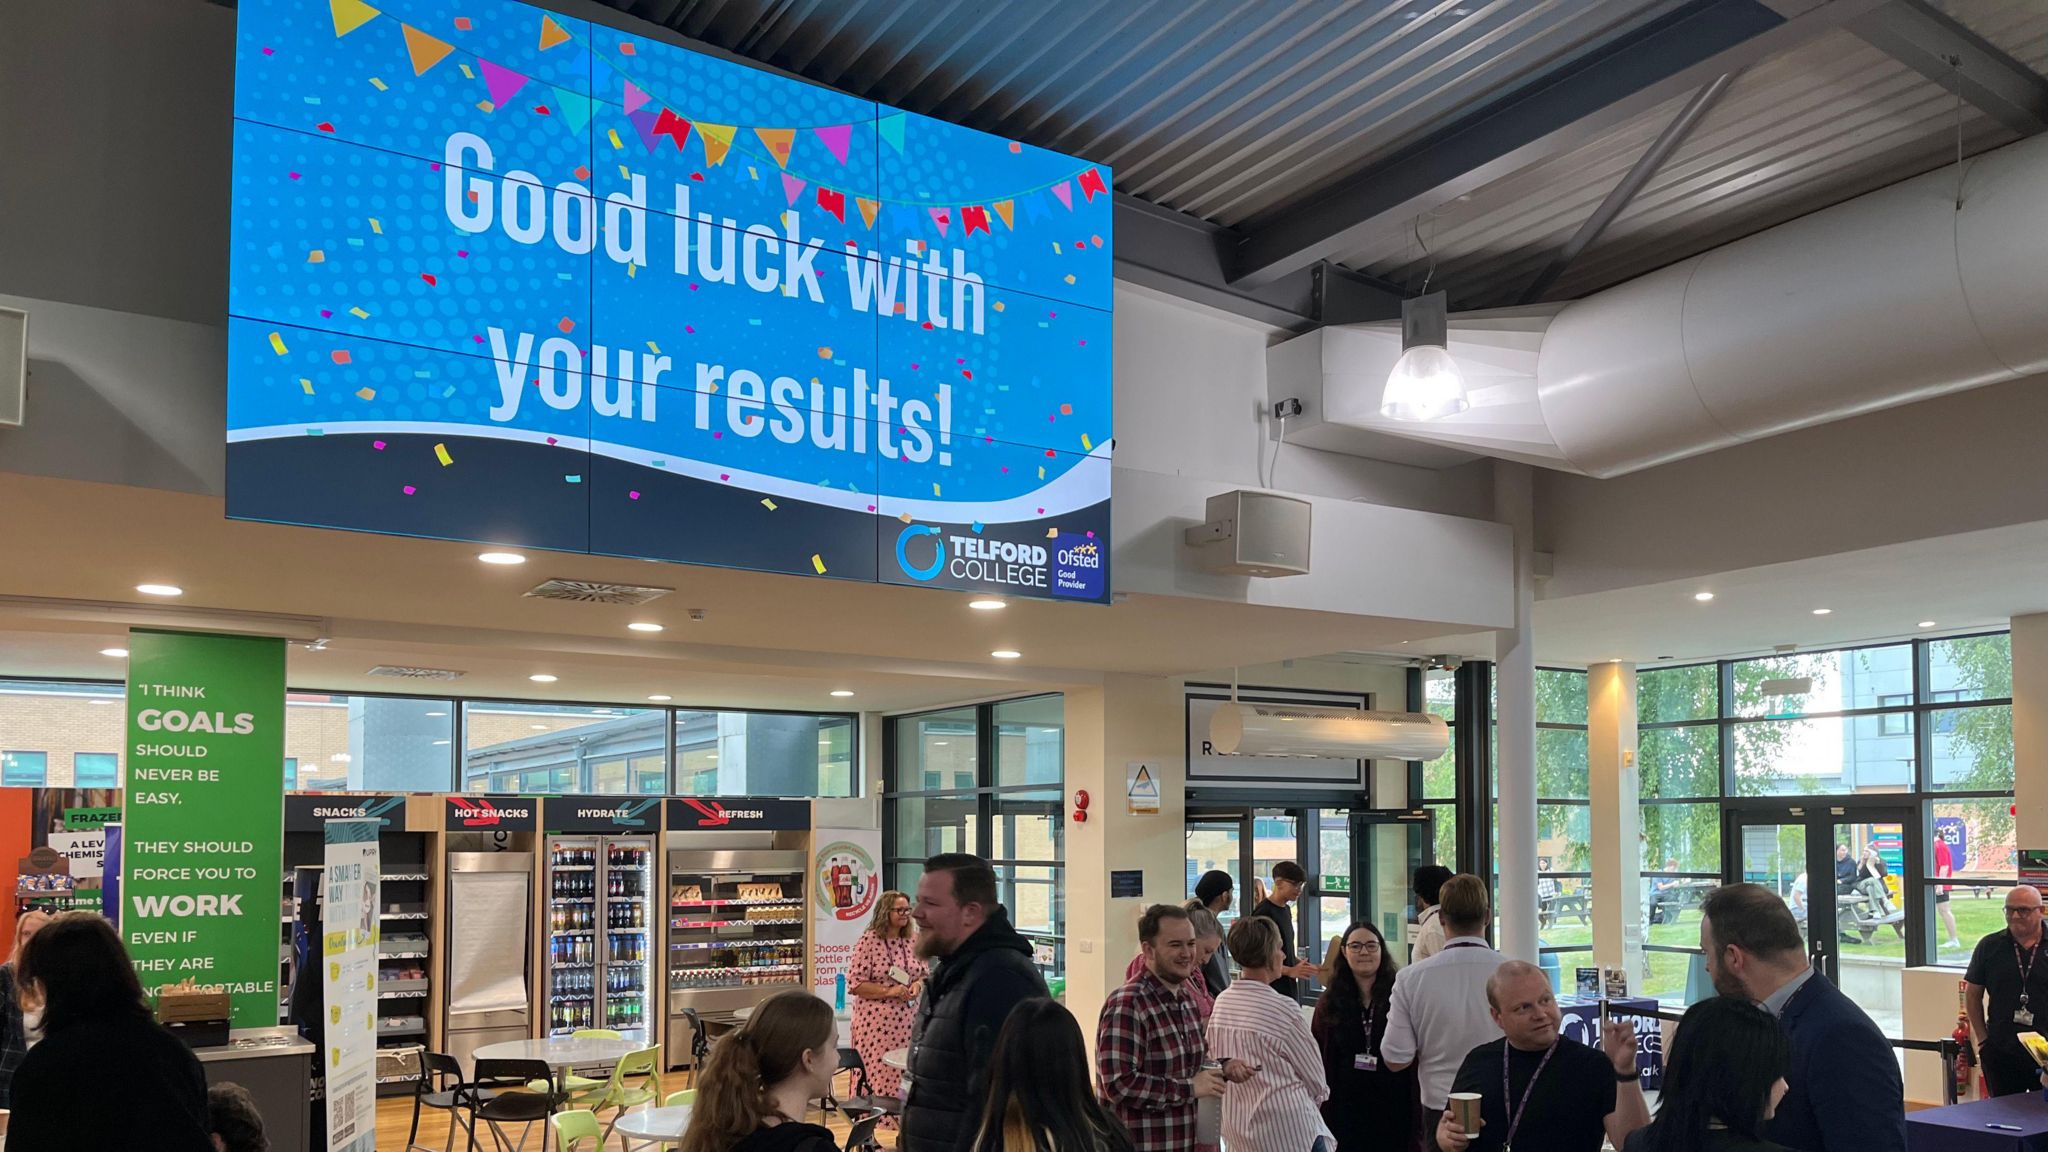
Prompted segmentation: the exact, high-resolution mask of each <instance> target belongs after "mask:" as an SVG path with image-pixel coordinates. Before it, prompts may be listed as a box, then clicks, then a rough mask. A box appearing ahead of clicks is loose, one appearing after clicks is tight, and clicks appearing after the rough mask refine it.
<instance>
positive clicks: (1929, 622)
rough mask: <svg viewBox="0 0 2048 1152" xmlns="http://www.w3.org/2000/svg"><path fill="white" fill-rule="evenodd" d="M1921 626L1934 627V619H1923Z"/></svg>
mask: <svg viewBox="0 0 2048 1152" xmlns="http://www.w3.org/2000/svg"><path fill="white" fill-rule="evenodd" d="M1920 626H1921V627H1922V628H1932V627H1934V621H1932V620H1922V621H1921V622H1920Z"/></svg>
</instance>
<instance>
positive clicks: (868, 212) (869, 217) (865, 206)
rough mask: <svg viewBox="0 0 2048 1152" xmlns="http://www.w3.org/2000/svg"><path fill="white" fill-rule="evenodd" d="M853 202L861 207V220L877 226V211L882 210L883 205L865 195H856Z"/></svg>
mask: <svg viewBox="0 0 2048 1152" xmlns="http://www.w3.org/2000/svg"><path fill="white" fill-rule="evenodd" d="M853 202H854V204H855V205H857V206H858V207H859V208H860V218H861V222H862V223H864V224H866V225H867V226H868V227H870V228H873V227H874V226H875V213H877V212H880V211H881V210H882V206H881V205H880V204H878V203H876V202H875V201H873V200H870V199H868V198H867V197H865V196H855V197H854V198H853Z"/></svg>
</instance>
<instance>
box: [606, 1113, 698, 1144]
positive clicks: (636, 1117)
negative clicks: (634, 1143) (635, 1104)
mask: <svg viewBox="0 0 2048 1152" xmlns="http://www.w3.org/2000/svg"><path fill="white" fill-rule="evenodd" d="M689 1126H690V1106H689V1105H688V1104H678V1105H676V1106H674V1107H672V1108H649V1109H647V1110H646V1111H644V1112H628V1113H626V1114H625V1115H623V1116H621V1117H619V1123H618V1127H617V1128H616V1129H615V1131H618V1132H620V1133H622V1134H624V1135H625V1136H627V1137H629V1138H630V1139H634V1140H659V1141H661V1142H662V1143H664V1144H674V1143H676V1142H678V1141H680V1140H681V1139H682V1138H683V1129H685V1128H687V1127H689Z"/></svg>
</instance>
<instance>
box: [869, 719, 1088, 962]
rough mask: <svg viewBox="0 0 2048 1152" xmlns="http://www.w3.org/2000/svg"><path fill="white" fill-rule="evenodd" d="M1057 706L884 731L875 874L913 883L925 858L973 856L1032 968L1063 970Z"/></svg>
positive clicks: (1061, 755)
mask: <svg viewBox="0 0 2048 1152" xmlns="http://www.w3.org/2000/svg"><path fill="white" fill-rule="evenodd" d="M1065 756H1066V700H1065V698H1064V697H1061V696H1056V695H1055V696H1031V697H1026V698H1023V699H1019V700H1005V701H1002V702H1000V703H996V704H983V705H979V706H976V707H971V708H953V709H947V710H944V711H939V712H925V713H920V714H918V715H914V716H899V717H896V718H895V719H893V720H891V721H890V722H889V739H888V748H887V756H886V761H887V762H886V763H885V764H884V765H883V793H882V838H883V855H884V856H885V858H886V860H887V864H886V867H885V870H884V871H885V874H886V875H887V876H888V877H889V878H890V881H891V882H892V884H893V885H894V886H895V887H897V888H900V889H902V890H903V891H906V892H907V891H911V890H913V889H914V888H915V887H916V886H917V878H918V875H919V874H920V873H921V872H922V870H923V865H924V860H925V858H926V857H928V856H934V855H937V854H938V853H941V852H972V853H974V854H976V855H978V856H981V857H984V858H985V859H987V860H988V861H989V863H990V865H991V866H992V867H994V869H995V871H996V878H997V880H998V882H999V883H1000V885H1001V893H1000V894H1001V898H1002V901H1003V903H1004V905H1005V906H1007V907H1008V908H1009V910H1010V917H1011V919H1012V921H1013V922H1015V924H1016V925H1017V930H1018V931H1020V932H1022V933H1023V934H1024V935H1025V936H1026V937H1028V938H1029V939H1030V940H1031V943H1032V949H1033V952H1034V954H1035V956H1036V959H1037V961H1038V965H1039V967H1040V968H1041V969H1042V970H1043V971H1044V972H1045V973H1046V975H1047V977H1048V979H1050V980H1054V981H1057V980H1059V978H1060V976H1061V974H1062V973H1063V972H1065V970H1066V956H1065V947H1066V944H1065V937H1066V910H1065V903H1064V896H1063V893H1064V891H1065V889H1064V887H1063V885H1064V872H1065V864H1064V860H1065V850H1064V846H1063V841H1064V838H1065V835H1066V826H1065V824H1064V823H1063V822H1062V821H1063V820H1064V818H1065V812H1064V810H1063V805H1064V799H1063V797H1064V784H1065V780H1066V766H1065V765H1066V761H1065Z"/></svg>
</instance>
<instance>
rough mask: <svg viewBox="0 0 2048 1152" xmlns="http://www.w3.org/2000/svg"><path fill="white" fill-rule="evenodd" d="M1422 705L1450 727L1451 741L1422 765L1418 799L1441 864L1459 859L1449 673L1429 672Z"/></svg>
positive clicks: (1454, 700) (1453, 695) (1454, 712)
mask: <svg viewBox="0 0 2048 1152" xmlns="http://www.w3.org/2000/svg"><path fill="white" fill-rule="evenodd" d="M1422 706H1423V708H1424V709H1425V710H1426V711H1429V712H1434V713H1436V714H1437V715H1439V716H1441V717H1443V718H1444V723H1446V724H1449V725H1450V726H1451V739H1450V741H1449V742H1448V743H1447V744H1445V745H1444V751H1443V755H1441V756H1438V757H1437V758H1436V759H1434V760H1429V761H1425V762H1424V763H1423V765H1422V795H1421V796H1420V797H1417V798H1416V799H1418V800H1419V801H1420V802H1421V803H1422V804H1424V805H1426V806H1427V807H1428V809H1429V813H1430V816H1431V818H1432V822H1433V824H1434V826H1435V829H1436V833H1435V836H1436V843H1435V844H1434V845H1433V846H1432V847H1433V848H1434V850H1435V855H1434V856H1433V859H1434V860H1435V861H1436V862H1437V863H1439V864H1444V865H1455V864H1456V863H1457V860H1458V804H1457V800H1458V764H1457V745H1458V736H1457V725H1458V693H1457V686H1456V683H1455V680H1454V678H1453V676H1452V674H1451V673H1449V672H1444V671H1429V672H1425V673H1423V677H1422Z"/></svg>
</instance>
